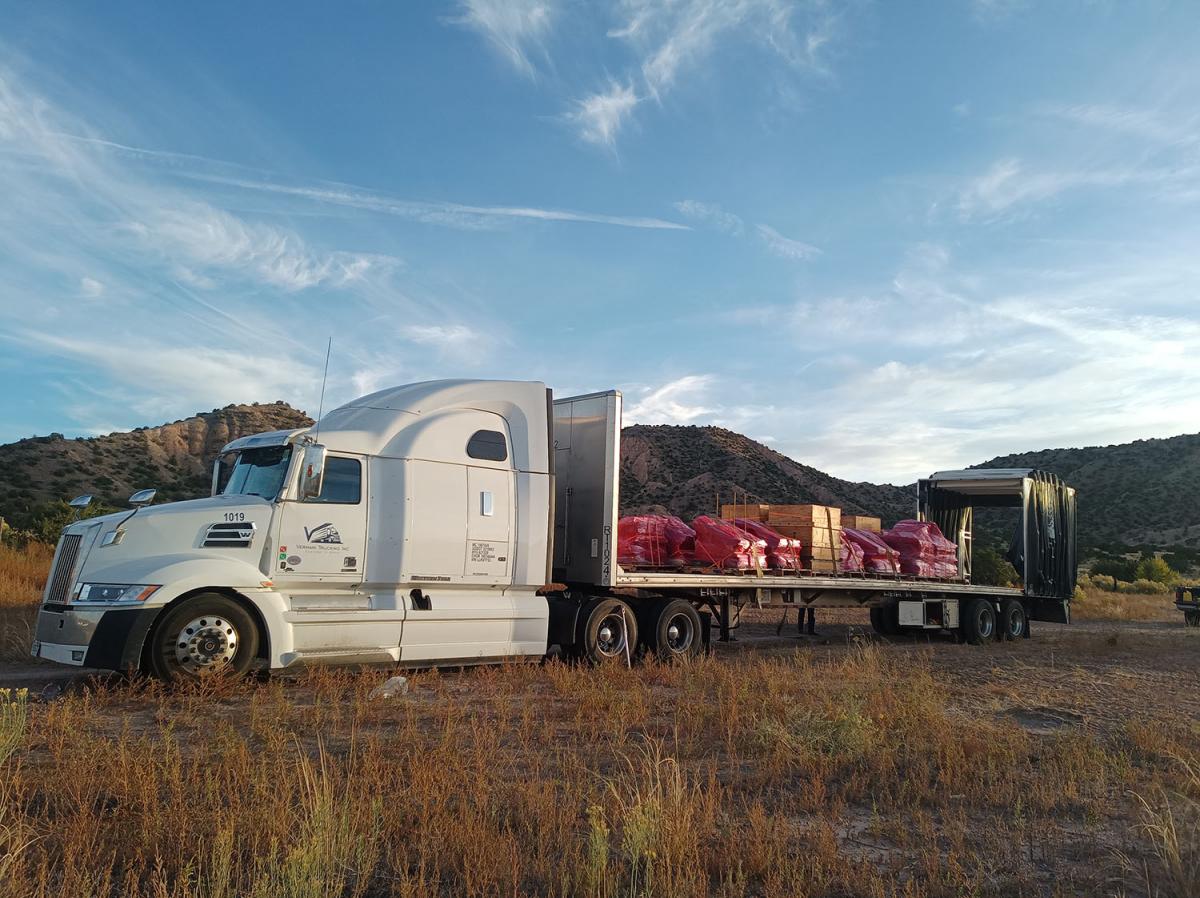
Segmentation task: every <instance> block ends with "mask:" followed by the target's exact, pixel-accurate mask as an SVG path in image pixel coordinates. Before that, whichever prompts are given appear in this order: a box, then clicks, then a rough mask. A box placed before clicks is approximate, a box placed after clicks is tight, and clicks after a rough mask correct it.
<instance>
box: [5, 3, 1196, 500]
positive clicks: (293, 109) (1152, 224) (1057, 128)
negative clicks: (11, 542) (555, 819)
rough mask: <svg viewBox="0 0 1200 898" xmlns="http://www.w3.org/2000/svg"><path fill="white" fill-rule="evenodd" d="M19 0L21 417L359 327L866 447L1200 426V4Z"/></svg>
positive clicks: (285, 390)
mask: <svg viewBox="0 0 1200 898" xmlns="http://www.w3.org/2000/svg"><path fill="white" fill-rule="evenodd" d="M0 6H2V7H3V10H2V15H3V21H4V27H3V29H0V342H2V344H3V353H2V354H0V374H2V375H3V377H4V388H3V390H2V391H0V440H11V439H16V438H19V437H23V436H29V435H32V434H35V433H47V432H50V431H62V432H65V433H67V434H68V435H77V434H83V435H90V434H94V433H102V432H107V431H110V430H114V429H127V428H130V427H134V426H138V425H145V424H155V423H160V422H161V421H164V420H172V419H175V418H179V417H184V416H186V415H188V414H190V413H192V412H195V411H197V410H206V409H209V408H213V407H215V406H220V405H224V404H227V403H229V402H248V401H255V400H258V401H270V400H274V399H284V400H287V401H289V402H291V403H293V404H295V405H297V406H300V407H303V408H306V409H308V410H309V411H315V409H316V406H317V397H318V394H319V390H320V381H321V370H322V365H323V361H324V358H323V356H324V349H325V342H326V340H327V338H328V337H330V336H332V338H333V356H332V362H331V365H330V375H329V387H328V395H327V400H326V405H327V407H328V406H330V405H332V404H336V403H338V402H340V401H344V400H346V399H349V398H351V397H352V396H355V395H358V394H360V393H362V392H365V391H369V390H372V389H376V388H379V387H382V386H386V385H389V384H393V383H403V382H408V381H412V380H423V379H427V378H433V377H463V376H465V377H502V378H510V377H511V378H521V379H524V378H536V379H541V380H545V381H546V382H547V383H549V384H550V385H551V386H553V387H554V388H555V390H556V392H558V393H559V394H561V395H566V394H568V393H570V392H579V391H587V390H594V389H603V388H607V387H612V386H616V387H619V388H621V389H622V390H624V392H625V396H626V408H627V415H626V417H627V421H633V420H636V421H643V422H648V423H691V424H709V423H716V424H721V425H723V426H727V427H730V428H732V429H735V430H739V431H742V432H744V433H747V434H749V435H750V436H753V437H755V438H757V439H761V440H763V441H765V442H767V443H769V444H770V445H772V446H774V447H775V448H778V449H779V450H780V451H783V452H785V453H787V454H789V455H791V456H793V457H795V458H797V459H799V460H801V461H804V462H806V463H809V464H813V465H815V466H817V467H820V468H822V469H824V470H828V471H830V472H831V473H834V474H837V475H839V476H844V477H848V478H851V479H856V480H859V479H861V480H874V481H893V482H909V481H911V480H912V479H913V478H914V477H916V476H917V475H919V474H922V473H927V472H929V471H931V470H934V469H938V468H948V467H954V466H959V465H965V464H970V463H975V462H979V461H983V460H985V459H987V458H989V457H992V456H994V455H997V454H1001V453H1006V452H1010V451H1018V450H1024V449H1036V448H1044V447H1047V446H1078V445H1094V444H1102V443H1111V442H1122V441H1126V440H1131V439H1137V438H1143V437H1158V436H1169V435H1174V434H1177V433H1183V432H1189V431H1195V430H1197V422H1198V421H1200V362H1198V358H1200V355H1198V353H1200V311H1198V309H1200V303H1198V298H1200V297H1198V295H1197V294H1198V289H1197V287H1198V285H1200V218H1198V215H1197V213H1198V212H1200V100H1198V99H1197V98H1200V66H1198V65H1197V63H1196V58H1195V48H1196V47H1197V46H1200V8H1197V6H1196V5H1195V4H1194V3H1187V2H1180V3H1168V2H1145V3H1118V2H1115V0H1113V2H1067V0H1064V2H1061V3H1053V4H1036V3H1033V2H1028V3H1024V2H1017V0H1013V2H1004V0H990V2H984V0H973V2H972V0H957V2H951V0H947V2H944V3H926V4H893V3H886V4H885V3H869V2H854V0H851V2H834V0H827V2H798V3H788V2H784V0H674V2H655V3H651V2H643V0H627V2H622V3H617V4H612V5H593V4H588V3H583V2H570V0H537V2H529V0H506V2H494V0H471V2H463V3H446V4H433V3H428V4H426V3H382V2H359V3H352V4H338V5H329V4H316V3H305V4H294V5H291V6H289V7H287V8H288V14H287V15H281V13H280V11H281V9H283V7H280V6H278V5H274V4H244V3H243V4H226V3H205V4H154V3H135V2H129V3H122V4H77V5H75V6H74V7H72V6H69V5H66V4H24V3H15V2H9V0H4V2H2V3H0Z"/></svg>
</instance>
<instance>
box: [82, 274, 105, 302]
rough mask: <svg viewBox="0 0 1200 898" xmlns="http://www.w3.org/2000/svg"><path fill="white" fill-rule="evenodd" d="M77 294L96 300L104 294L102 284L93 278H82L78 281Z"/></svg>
mask: <svg viewBox="0 0 1200 898" xmlns="http://www.w3.org/2000/svg"><path fill="white" fill-rule="evenodd" d="M79 294H80V295H81V296H85V297H87V298H88V299H96V298H97V297H99V296H102V295H103V294H104V284H102V283H101V282H100V281H98V280H96V279H95V278H89V277H84V278H80V279H79Z"/></svg>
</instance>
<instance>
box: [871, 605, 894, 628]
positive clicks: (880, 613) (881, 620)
mask: <svg viewBox="0 0 1200 898" xmlns="http://www.w3.org/2000/svg"><path fill="white" fill-rule="evenodd" d="M871 629H873V630H874V631H875V632H876V633H878V634H879V635H880V636H896V635H897V634H899V632H900V607H899V606H898V605H897V604H896V603H895V602H892V603H890V604H887V605H879V606H877V607H875V608H872V609H871Z"/></svg>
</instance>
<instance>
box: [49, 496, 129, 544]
mask: <svg viewBox="0 0 1200 898" xmlns="http://www.w3.org/2000/svg"><path fill="white" fill-rule="evenodd" d="M116 510H117V509H115V508H113V507H112V506H109V505H105V504H104V503H103V502H93V503H92V504H91V505H89V506H88V507H87V508H85V509H83V514H81V515H79V517H81V518H94V517H98V516H99V515H102V514H109V513H111V512H114V511H116ZM75 517H76V510H75V509H74V508H72V507H71V506H70V505H68V504H67V503H66V502H63V501H62V500H61V499H59V500H57V501H54V502H47V503H46V504H45V505H43V506H42V507H41V508H39V509H38V513H37V516H36V517H35V518H34V520H33V527H32V528H31V529H32V530H33V532H34V534H35V535H36V536H37V538H38V539H40V540H41V541H42V542H46V543H56V542H58V538H59V536H61V535H62V531H63V528H64V527H66V526H67V525H68V524H70V523H71V522H72V521H74V520H75Z"/></svg>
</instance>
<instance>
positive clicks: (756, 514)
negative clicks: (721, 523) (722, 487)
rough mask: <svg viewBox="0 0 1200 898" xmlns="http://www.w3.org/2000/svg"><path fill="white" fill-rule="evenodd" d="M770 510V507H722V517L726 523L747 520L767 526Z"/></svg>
mask: <svg viewBox="0 0 1200 898" xmlns="http://www.w3.org/2000/svg"><path fill="white" fill-rule="evenodd" d="M770 509H771V506H770V505H722V506H721V517H722V518H723V519H724V520H726V521H732V520H733V519H734V518H745V519H746V520H747V521H759V522H760V523H764V524H765V523H766V521H767V515H768V514H769V513H770Z"/></svg>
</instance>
